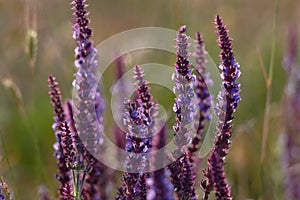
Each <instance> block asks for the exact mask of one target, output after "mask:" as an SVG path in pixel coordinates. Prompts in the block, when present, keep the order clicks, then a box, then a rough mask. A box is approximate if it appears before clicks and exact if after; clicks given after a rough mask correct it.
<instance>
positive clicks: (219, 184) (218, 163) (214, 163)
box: [208, 152, 232, 200]
mask: <svg viewBox="0 0 300 200" xmlns="http://www.w3.org/2000/svg"><path fill="white" fill-rule="evenodd" d="M208 162H209V163H210V165H211V171H212V177H213V179H214V181H213V182H214V188H215V191H216V192H215V195H216V200H231V199H232V197H231V194H230V192H231V191H230V188H229V185H228V184H227V182H226V175H225V172H224V163H223V160H221V158H220V157H219V155H218V154H217V153H216V152H213V153H211V154H210V157H209V158H208Z"/></svg>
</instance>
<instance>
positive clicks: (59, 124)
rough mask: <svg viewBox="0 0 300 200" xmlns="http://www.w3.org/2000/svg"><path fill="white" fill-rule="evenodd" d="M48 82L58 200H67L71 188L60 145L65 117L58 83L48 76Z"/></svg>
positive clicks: (65, 161) (69, 174)
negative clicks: (53, 113) (52, 118)
mask: <svg viewBox="0 0 300 200" xmlns="http://www.w3.org/2000/svg"><path fill="white" fill-rule="evenodd" d="M48 82H49V89H50V91H49V95H50V98H51V104H52V106H53V108H54V111H55V115H56V116H55V117H54V121H55V123H54V124H53V126H52V128H53V130H54V131H55V136H56V140H57V142H56V143H55V144H54V145H53V146H54V149H55V153H54V156H55V157H56V159H57V167H58V172H57V175H56V178H57V179H58V181H59V182H60V185H59V189H58V193H59V199H67V198H69V197H70V198H71V197H72V188H71V172H70V170H69V168H68V165H67V162H68V161H67V159H66V155H65V154H64V153H65V152H64V147H63V145H62V137H63V131H64V130H65V127H64V126H65V125H66V124H65V120H66V116H65V113H64V109H63V106H62V100H61V92H60V90H59V88H58V83H57V82H56V81H55V77H54V76H52V75H50V76H49V78H48Z"/></svg>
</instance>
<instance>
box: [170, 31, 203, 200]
mask: <svg viewBox="0 0 300 200" xmlns="http://www.w3.org/2000/svg"><path fill="white" fill-rule="evenodd" d="M185 31H186V26H182V27H181V28H180V29H179V30H178V34H177V38H176V42H177V47H176V48H177V62H176V64H175V65H174V66H175V69H176V72H175V74H173V80H174V81H175V84H176V85H175V87H174V92H175V94H176V95H177V97H176V98H175V104H174V107H173V110H174V112H175V113H176V124H175V125H174V126H173V129H174V132H175V138H174V139H175V141H174V143H175V145H176V146H177V149H176V150H175V151H174V152H173V156H174V157H175V158H177V160H176V161H174V162H173V163H172V164H170V165H169V169H170V171H171V181H172V183H173V185H174V190H175V191H176V194H177V195H178V198H187V199H197V196H196V195H195V188H194V185H195V176H194V169H193V166H192V165H191V163H190V160H189V159H188V157H189V156H188V153H187V152H185V151H186V150H185V149H183V146H184V145H186V144H188V143H189V142H190V140H191V130H190V124H191V122H192V114H193V112H194V106H193V103H192V99H193V96H194V91H193V90H194V89H193V86H194V85H193V84H194V77H193V75H192V69H191V68H190V63H189V61H188V57H189V56H190V53H189V52H188V47H189V43H188V40H189V38H188V37H187V35H186V34H185V33H184V32H185ZM187 174H189V175H191V176H190V177H184V176H185V175H187Z"/></svg>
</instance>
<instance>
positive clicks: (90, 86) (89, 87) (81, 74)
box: [72, 0, 103, 154]
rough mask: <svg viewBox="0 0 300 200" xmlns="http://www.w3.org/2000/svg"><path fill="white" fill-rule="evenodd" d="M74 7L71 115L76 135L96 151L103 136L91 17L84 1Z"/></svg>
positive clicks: (80, 0)
mask: <svg viewBox="0 0 300 200" xmlns="http://www.w3.org/2000/svg"><path fill="white" fill-rule="evenodd" d="M72 5H73V8H72V9H73V10H74V14H73V16H74V25H73V29H74V34H73V37H74V39H75V41H76V43H77V47H76V49H75V58H76V60H75V68H76V69H77V73H76V74H75V80H74V82H73V86H74V87H75V90H76V97H75V99H74V118H75V122H76V123H75V126H76V129H77V132H78V135H79V136H80V137H81V138H82V140H83V141H84V142H86V144H85V145H87V146H86V147H87V149H88V150H89V151H90V152H91V153H92V154H94V153H97V145H101V144H102V141H103V138H102V135H101V134H102V132H103V127H102V124H101V123H102V113H103V101H102V98H101V95H100V93H99V91H98V90H99V89H98V80H97V79H98V78H97V73H96V67H97V65H98V62H97V55H98V52H97V50H96V49H95V48H94V47H93V42H92V41H91V40H90V38H91V36H92V29H91V28H90V27H89V23H90V20H89V19H88V18H87V17H88V12H87V11H86V7H87V5H86V4H85V1H84V0H74V1H73V2H72Z"/></svg>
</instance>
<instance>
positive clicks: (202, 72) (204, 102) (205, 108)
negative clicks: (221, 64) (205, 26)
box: [189, 32, 212, 160]
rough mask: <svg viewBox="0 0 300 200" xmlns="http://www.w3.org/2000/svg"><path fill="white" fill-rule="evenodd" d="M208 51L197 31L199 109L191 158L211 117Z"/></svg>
mask: <svg viewBox="0 0 300 200" xmlns="http://www.w3.org/2000/svg"><path fill="white" fill-rule="evenodd" d="M205 55H206V51H205V45H204V41H203V39H202V35H201V34H200V33H199V32H197V33H196V40H195V52H194V53H193V56H194V58H195V64H196V66H195V69H194V73H195V76H196V81H195V84H194V87H195V93H196V97H197V99H196V101H197V104H198V106H197V109H196V110H197V111H196V114H195V117H194V118H195V121H197V122H198V123H196V127H195V128H196V136H195V137H194V138H193V140H192V144H191V146H190V147H189V151H190V152H191V160H193V159H192V154H193V153H194V152H196V151H198V150H199V148H200V142H201V140H202V138H203V131H204V122H205V120H210V119H211V114H210V108H211V105H212V97H211V95H210V93H209V90H208V84H212V80H211V79H210V77H209V73H207V72H206V69H205V68H206V67H205V64H206V62H207V61H206V59H205Z"/></svg>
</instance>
